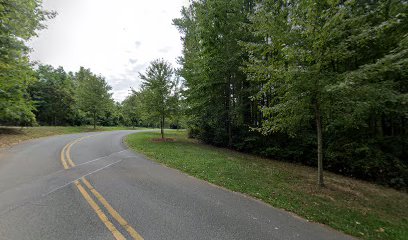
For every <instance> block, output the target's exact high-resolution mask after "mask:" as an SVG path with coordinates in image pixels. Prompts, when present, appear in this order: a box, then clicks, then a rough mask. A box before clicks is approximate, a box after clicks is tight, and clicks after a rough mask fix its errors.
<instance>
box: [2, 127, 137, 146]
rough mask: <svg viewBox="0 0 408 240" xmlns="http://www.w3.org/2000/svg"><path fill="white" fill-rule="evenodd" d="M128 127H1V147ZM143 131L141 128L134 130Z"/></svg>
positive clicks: (126, 128)
mask: <svg viewBox="0 0 408 240" xmlns="http://www.w3.org/2000/svg"><path fill="white" fill-rule="evenodd" d="M130 129H133V128H128V127H97V128H96V129H93V127H92V126H80V127H60V126H57V127H25V128H19V127H0V147H7V146H11V145H13V144H17V143H19V142H21V141H25V140H29V139H33V138H39V137H46V136H52V135H61V134H69V133H81V132H95V131H113V130H130ZM134 129H141V128H134Z"/></svg>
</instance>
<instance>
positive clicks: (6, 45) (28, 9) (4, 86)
mask: <svg viewBox="0 0 408 240" xmlns="http://www.w3.org/2000/svg"><path fill="white" fill-rule="evenodd" d="M54 16H55V13H53V12H47V11H44V10H43V9H42V7H41V1H39V0H24V1H17V0H0V122H1V123H3V124H4V123H10V124H15V123H20V124H24V123H27V124H32V123H34V122H35V116H34V114H33V110H34V106H33V102H32V101H30V99H29V95H28V93H27V88H28V86H29V85H30V84H31V83H33V82H34V81H35V75H34V71H32V68H31V65H30V61H29V58H28V52H29V48H28V47H27V45H26V43H27V41H28V40H29V39H31V38H32V37H35V36H36V35H37V34H36V31H37V30H40V29H43V28H44V27H45V26H44V25H43V22H44V21H45V20H46V19H49V18H53V17H54Z"/></svg>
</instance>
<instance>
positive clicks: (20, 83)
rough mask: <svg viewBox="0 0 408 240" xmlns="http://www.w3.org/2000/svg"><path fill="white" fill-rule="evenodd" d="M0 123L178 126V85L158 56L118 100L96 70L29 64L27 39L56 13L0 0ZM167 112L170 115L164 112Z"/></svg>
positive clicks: (33, 3) (34, 3)
mask: <svg viewBox="0 0 408 240" xmlns="http://www.w3.org/2000/svg"><path fill="white" fill-rule="evenodd" d="M0 3H1V5H0V30H1V32H0V34H1V35H0V42H1V46H0V125H13V126H34V125H49V126H57V125H58V126H67V125H71V126H79V125H88V124H91V125H93V127H94V128H96V126H97V125H103V126H118V125H122V126H133V127H135V126H145V127H161V129H162V136H163V129H164V127H165V125H166V126H170V127H173V128H179V127H180V123H181V121H180V119H181V115H180V114H173V113H174V112H175V111H176V110H178V109H179V107H178V106H176V105H177V104H179V103H180V101H179V99H180V96H181V95H180V94H179V93H180V89H179V88H178V87H179V83H178V80H177V79H176V78H175V76H174V72H175V71H174V69H173V68H172V66H171V65H170V64H169V63H168V62H166V61H164V60H162V59H158V60H155V61H152V63H151V66H150V67H149V68H148V70H147V71H146V74H140V78H141V79H142V80H143V85H142V89H141V90H139V91H135V90H132V91H131V93H130V94H129V96H127V98H126V99H125V100H124V101H123V102H121V103H119V102H115V101H114V100H113V98H112V93H111V90H112V88H111V86H109V84H108V83H107V81H106V80H105V78H104V77H103V76H101V75H98V74H95V73H92V72H91V70H90V69H87V68H84V67H81V68H80V69H79V70H78V71H77V72H66V71H65V70H64V69H63V67H58V68H54V67H52V66H50V65H42V64H38V63H34V62H32V61H30V59H29V56H28V54H29V51H30V49H29V47H28V46H27V41H29V40H30V39H31V38H32V37H36V36H37V32H38V31H39V30H41V29H44V28H45V27H46V26H45V21H46V20H47V19H52V18H54V17H55V16H56V13H55V12H48V11H45V10H43V9H42V6H41V1H38V0H26V1H15V0H11V1H9V0H7V1H4V0H0ZM170 114H172V115H171V116H172V117H171V118H170V117H169V116H170Z"/></svg>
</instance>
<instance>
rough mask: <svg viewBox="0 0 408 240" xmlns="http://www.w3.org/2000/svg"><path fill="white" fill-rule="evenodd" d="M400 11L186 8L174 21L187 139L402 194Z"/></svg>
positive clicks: (384, 3) (373, 4)
mask: <svg viewBox="0 0 408 240" xmlns="http://www.w3.org/2000/svg"><path fill="white" fill-rule="evenodd" d="M407 12H408V3H407V1H394V0H380V1H328V0H327V1H308V0H304V1H303V0H301V1H295V2H293V1H284V0H282V1H275V0H266V1H259V2H258V1H244V0H233V1H223V0H208V1H201V0H198V1H192V2H191V4H190V5H189V6H188V7H184V8H183V9H182V11H181V13H182V17H181V18H180V19H175V20H174V24H175V25H176V27H177V28H178V29H179V30H180V32H181V33H182V40H183V47H184V49H183V56H182V58H181V60H180V63H181V64H182V69H181V70H180V73H181V76H182V77H183V78H184V79H185V83H186V88H187V89H186V95H185V96H186V103H187V104H188V107H187V109H188V112H189V119H190V120H189V123H190V124H189V128H190V132H191V133H192V135H193V136H195V137H198V138H200V139H202V140H204V141H206V142H208V143H212V144H216V145H221V146H229V147H232V148H235V149H238V150H243V151H250V152H255V153H258V154H262V155H266V156H270V157H274V158H278V159H286V160H291V161H298V162H302V163H306V164H310V165H317V166H318V184H319V185H321V186H322V185H323V184H324V181H323V157H325V161H324V162H325V168H326V169H330V170H332V171H335V172H339V173H342V174H346V175H351V176H357V177H360V178H364V179H369V180H375V181H378V182H382V183H386V184H391V185H393V186H407V185H408V162H407V159H408V152H407V150H406V149H408V148H407V145H406V142H408V141H407V140H408V139H407V134H408V131H407V124H406V123H407V116H408V107H407V106H408V105H407V104H406V103H407V90H408V89H407V87H406V85H407V84H406V79H407V76H408V75H407V70H406V69H407V64H408V62H407V61H406V59H408V58H407V52H408V48H407V47H408V45H407V42H408V40H407V37H408V17H407V14H406V13H407ZM404 83H405V84H404ZM252 130H254V131H252ZM258 133H262V134H263V135H260V134H258ZM316 156H317V157H316ZM316 158H317V161H316V160H313V159H316Z"/></svg>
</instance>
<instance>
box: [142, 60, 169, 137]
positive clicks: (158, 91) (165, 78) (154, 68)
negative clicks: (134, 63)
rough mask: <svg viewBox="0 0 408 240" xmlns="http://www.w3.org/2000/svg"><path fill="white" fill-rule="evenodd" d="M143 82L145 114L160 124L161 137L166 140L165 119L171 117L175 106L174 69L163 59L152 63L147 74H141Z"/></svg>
mask: <svg viewBox="0 0 408 240" xmlns="http://www.w3.org/2000/svg"><path fill="white" fill-rule="evenodd" d="M139 76H140V78H141V79H142V80H143V82H142V88H141V93H142V96H143V97H142V99H143V107H144V113H145V114H146V115H147V116H148V118H150V119H158V120H159V122H160V133H161V137H162V138H164V124H165V119H166V118H167V117H169V116H170V114H171V111H172V109H173V106H174V103H175V101H174V97H173V94H174V92H173V90H174V87H175V83H174V80H173V78H172V77H173V68H172V67H171V65H170V63H168V62H166V61H164V60H163V59H156V60H154V61H152V62H151V63H150V66H149V67H148V68H147V70H146V73H145V74H141V73H139Z"/></svg>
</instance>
